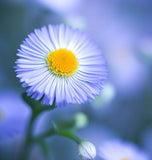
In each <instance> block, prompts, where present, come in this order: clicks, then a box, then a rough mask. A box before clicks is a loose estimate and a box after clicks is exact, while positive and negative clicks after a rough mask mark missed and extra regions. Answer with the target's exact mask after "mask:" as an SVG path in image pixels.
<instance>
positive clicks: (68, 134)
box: [32, 128, 82, 144]
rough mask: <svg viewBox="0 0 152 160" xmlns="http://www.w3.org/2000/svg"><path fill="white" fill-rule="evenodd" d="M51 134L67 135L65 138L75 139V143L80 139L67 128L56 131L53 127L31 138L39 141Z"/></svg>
mask: <svg viewBox="0 0 152 160" xmlns="http://www.w3.org/2000/svg"><path fill="white" fill-rule="evenodd" d="M52 135H60V136H64V137H67V138H69V139H71V140H73V141H75V142H76V143H77V144H79V143H80V142H81V141H82V140H81V139H80V138H78V137H77V136H75V135H74V134H72V133H71V132H69V131H67V130H58V131H56V130H55V129H54V128H53V129H51V130H49V131H48V132H45V133H44V134H42V135H40V136H38V137H36V138H33V139H32V140H33V142H38V141H41V140H42V139H44V138H47V137H49V136H52Z"/></svg>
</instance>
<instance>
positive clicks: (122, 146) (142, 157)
mask: <svg viewBox="0 0 152 160" xmlns="http://www.w3.org/2000/svg"><path fill="white" fill-rule="evenodd" d="M99 156H100V157H101V158H103V160H149V158H148V155H147V154H146V153H144V152H143V151H141V150H140V149H139V148H138V147H137V146H136V145H135V144H133V143H129V142H123V141H120V140H111V141H107V142H105V143H103V145H102V146H101V147H100V149H99Z"/></svg>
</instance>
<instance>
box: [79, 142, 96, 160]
mask: <svg viewBox="0 0 152 160" xmlns="http://www.w3.org/2000/svg"><path fill="white" fill-rule="evenodd" d="M78 155H79V156H80V158H81V159H82V160H93V159H95V157H96V148H95V146H94V145H93V144H92V143H91V142H89V141H82V142H81V143H80V144H79V145H78Z"/></svg>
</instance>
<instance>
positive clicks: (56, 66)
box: [47, 48, 78, 77]
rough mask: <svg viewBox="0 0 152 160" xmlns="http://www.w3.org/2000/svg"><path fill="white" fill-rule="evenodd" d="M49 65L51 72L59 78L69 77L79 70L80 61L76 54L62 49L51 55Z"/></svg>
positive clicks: (48, 59)
mask: <svg viewBox="0 0 152 160" xmlns="http://www.w3.org/2000/svg"><path fill="white" fill-rule="evenodd" d="M47 64H48V67H49V68H50V70H51V71H52V72H53V73H54V74H55V75H57V76H59V77H69V76H71V75H72V74H74V73H75V72H76V71H77V69H78V61H77V58H76V57H75V55H74V53H72V51H70V50H67V49H61V48H60V49H58V50H55V51H52V52H50V53H49V55H48V57H47Z"/></svg>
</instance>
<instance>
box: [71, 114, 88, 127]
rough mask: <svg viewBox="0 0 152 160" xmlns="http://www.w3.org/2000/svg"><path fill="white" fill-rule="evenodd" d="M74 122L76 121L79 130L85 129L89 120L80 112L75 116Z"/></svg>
mask: <svg viewBox="0 0 152 160" xmlns="http://www.w3.org/2000/svg"><path fill="white" fill-rule="evenodd" d="M74 121H75V126H76V128H77V129H81V128H84V127H85V126H87V124H88V118H87V116H86V115H85V114H84V113H82V112H79V113H76V114H75V116H74Z"/></svg>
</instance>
